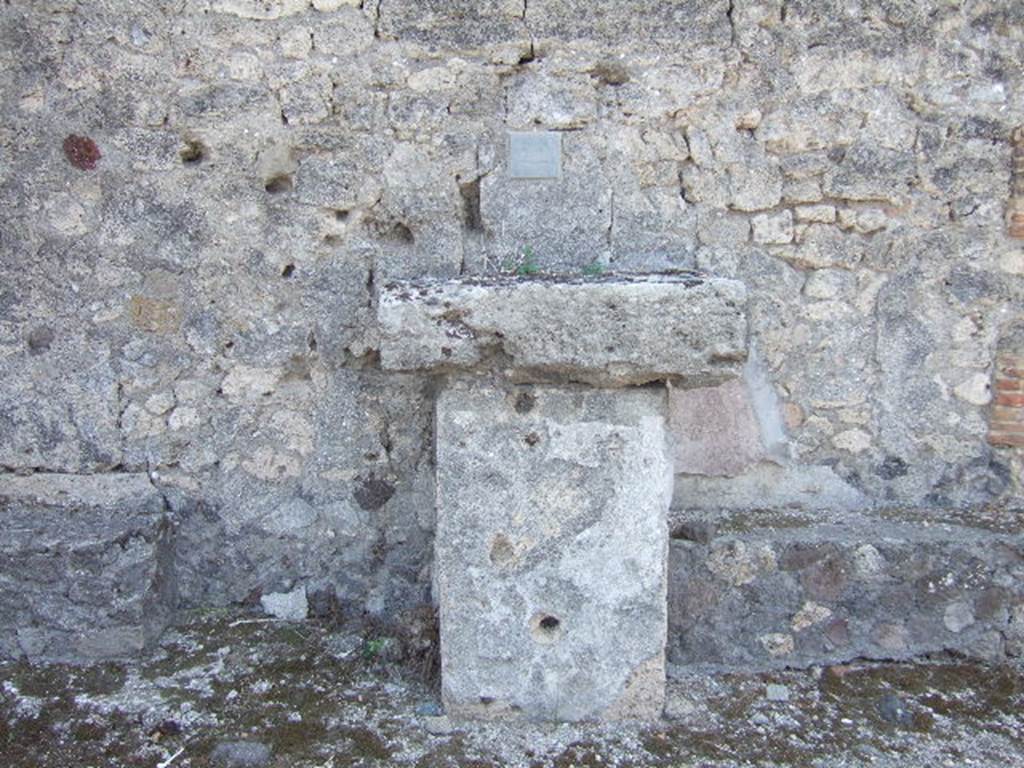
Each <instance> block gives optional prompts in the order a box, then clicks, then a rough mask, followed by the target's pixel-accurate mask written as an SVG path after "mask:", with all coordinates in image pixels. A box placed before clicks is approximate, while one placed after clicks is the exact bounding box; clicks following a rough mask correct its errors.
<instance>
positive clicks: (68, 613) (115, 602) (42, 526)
mask: <svg viewBox="0 0 1024 768" xmlns="http://www.w3.org/2000/svg"><path fill="white" fill-rule="evenodd" d="M0 519H2V520H3V528H4V537H3V541H2V542H0V617H2V619H0V657H2V656H18V655H21V654H22V653H23V654H25V655H27V656H28V657H29V658H30V659H31V660H32V661H33V662H37V661H72V662H79V661H91V660H96V659H108V658H125V657H128V656H131V655H134V654H136V653H138V652H139V651H141V650H143V649H144V648H145V647H147V646H149V645H150V644H151V643H152V642H153V641H155V640H156V638H157V637H158V636H159V634H160V632H161V631H162V630H163V628H164V627H165V626H166V625H167V623H168V622H169V621H170V619H171V618H172V616H173V611H174V608H175V605H176V599H177V598H176V592H175V581H174V573H173V560H172V558H173V541H172V530H171V525H170V521H169V520H168V517H167V514H166V512H165V509H164V502H163V498H162V497H161V495H160V493H159V492H158V491H157V489H156V488H154V487H153V485H152V484H151V483H150V481H149V478H148V477H147V476H146V475H141V474H136V475H133V474H109V475H95V476H87V475H51V474H35V475H29V476H26V477H16V476H12V475H0Z"/></svg>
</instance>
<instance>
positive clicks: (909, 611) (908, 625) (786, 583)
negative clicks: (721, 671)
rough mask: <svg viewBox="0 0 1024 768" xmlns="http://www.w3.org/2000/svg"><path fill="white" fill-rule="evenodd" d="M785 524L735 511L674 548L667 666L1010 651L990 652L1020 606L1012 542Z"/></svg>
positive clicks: (877, 525)
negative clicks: (702, 538)
mask: <svg viewBox="0 0 1024 768" xmlns="http://www.w3.org/2000/svg"><path fill="white" fill-rule="evenodd" d="M892 517H895V515H893V516H892ZM897 520H898V518H897ZM965 522H971V520H970V519H968V520H966V521H965ZM976 522H981V521H980V520H978V521H976ZM788 526H789V527H783V526H781V525H778V523H777V522H776V524H775V527H774V528H773V527H772V520H771V518H770V516H768V515H767V513H765V519H764V520H763V521H762V522H757V521H756V518H755V517H754V516H752V515H751V514H749V513H744V514H738V515H736V516H735V517H732V518H729V519H724V520H719V524H718V533H717V534H716V537H715V538H713V539H712V540H711V541H710V542H709V543H707V544H701V543H699V542H697V541H693V540H679V539H674V540H673V541H672V546H671V549H670V556H669V645H668V648H669V661H670V663H672V664H674V665H707V664H712V665H716V666H718V667H720V668H734V669H735V668H746V669H755V668H760V669H772V668H780V667H784V666H790V667H793V666H799V667H804V666H809V665H814V664H828V663H834V662H835V661H837V660H840V659H850V658H863V659H900V660H904V659H914V658H918V657H920V656H922V655H928V654H932V655H941V654H945V653H949V654H953V655H963V656H969V657H972V658H979V659H981V660H984V661H999V660H1001V659H1005V658H1006V654H1007V653H1008V652H1013V651H1014V650H1015V646H1014V647H1010V648H1004V646H1003V643H1002V642H1001V640H1002V638H1003V637H1007V636H1009V635H1011V634H1012V633H1013V631H1014V628H1013V622H1008V621H1007V616H1008V611H1007V606H1010V605H1014V604H1019V601H1020V600H1021V599H1022V598H1024V587H1022V585H1021V584H1020V582H1019V580H1018V577H1016V576H1015V575H1014V574H1015V573H1016V572H1017V571H1018V570H1019V568H1020V564H1021V563H1022V562H1024V539H1022V536H1021V534H1020V533H1019V532H1016V533H995V532H992V531H990V530H987V529H986V528H982V527H969V526H967V525H953V524H948V525H941V526H930V527H922V526H921V525H920V524H919V523H917V522H915V521H913V520H911V521H907V522H894V520H893V519H887V518H886V517H878V518H870V517H869V518H856V517H854V516H852V515H849V514H846V515H844V516H843V524H841V525H829V524H814V523H803V524H801V523H800V522H799V521H797V520H792V519H791V520H790V521H789V523H788ZM1008 627H1009V631H1008Z"/></svg>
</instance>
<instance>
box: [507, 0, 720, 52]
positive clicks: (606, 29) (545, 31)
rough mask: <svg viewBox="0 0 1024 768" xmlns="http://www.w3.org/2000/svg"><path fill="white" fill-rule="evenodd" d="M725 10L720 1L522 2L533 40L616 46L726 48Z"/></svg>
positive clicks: (565, 0)
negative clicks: (671, 44)
mask: <svg viewBox="0 0 1024 768" xmlns="http://www.w3.org/2000/svg"><path fill="white" fill-rule="evenodd" d="M730 7H731V6H729V4H728V3H726V2H725V0H714V2H707V0H668V1H667V2H666V0H636V1H634V2H631V3H620V2H615V0H599V1H598V2H595V1H594V0H531V2H529V3H528V4H524V8H525V11H526V12H525V15H526V23H527V25H528V26H529V28H530V32H531V33H532V34H533V35H534V37H538V38H543V37H555V38H558V39H559V40H579V39H592V40H599V41H601V42H603V43H611V44H616V45H628V44H630V43H636V42H637V41H640V40H643V41H655V40H658V41H666V42H674V43H678V42H682V41H686V42H690V43H695V44H704V45H728V44H729V38H730V27H729V13H730ZM648 44H649V42H648Z"/></svg>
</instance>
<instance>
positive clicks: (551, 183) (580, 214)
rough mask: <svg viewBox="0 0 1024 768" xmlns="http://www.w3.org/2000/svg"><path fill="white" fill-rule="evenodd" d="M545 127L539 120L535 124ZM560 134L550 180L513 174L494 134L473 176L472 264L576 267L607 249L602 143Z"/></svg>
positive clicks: (608, 196) (489, 268)
mask: <svg viewBox="0 0 1024 768" xmlns="http://www.w3.org/2000/svg"><path fill="white" fill-rule="evenodd" d="M561 111H563V110H562V109H561V108H559V112H561ZM569 114H573V112H570V113H569ZM547 126H548V123H547V122H546V121H544V122H542V123H541V124H540V126H539V127H547ZM512 127H515V128H520V129H526V128H531V127H533V124H532V122H531V123H529V124H521V125H514V126H512ZM561 133H562V137H561V144H562V164H561V175H560V177H559V178H557V179H532V180H524V179H516V178H512V176H511V174H510V173H509V172H508V168H509V164H510V158H509V156H508V152H509V142H508V140H507V138H506V134H505V133H504V132H502V133H500V134H498V135H497V136H496V137H495V139H494V146H493V148H490V147H489V149H488V151H489V152H490V153H491V154H493V155H494V157H493V158H492V159H490V161H489V162H488V163H487V164H486V166H485V168H484V169H483V170H484V171H486V174H485V175H484V176H483V178H481V179H480V181H479V221H478V222H473V226H475V227H476V229H475V230H473V232H474V233H475V234H476V235H478V236H477V237H476V238H475V241H472V242H469V243H467V244H468V245H469V246H470V247H471V250H470V252H468V253H467V263H470V264H474V262H475V264H474V267H475V268H474V271H476V272H480V273H491V274H493V273H495V272H499V271H501V272H512V271H514V270H515V269H517V268H527V267H530V266H532V267H533V268H534V269H538V268H539V269H541V270H545V271H554V270H558V271H565V270H572V271H577V270H580V269H582V268H583V267H585V266H586V265H588V264H590V263H591V262H593V260H594V259H595V258H596V257H597V256H600V255H601V254H602V253H603V252H604V251H606V250H608V249H609V243H608V231H609V229H610V227H611V226H612V198H613V192H612V184H613V180H612V178H611V176H610V171H609V169H607V168H605V167H604V162H603V155H604V151H605V148H604V145H603V143H602V142H600V141H599V140H598V139H597V138H595V137H594V136H592V135H590V134H588V133H584V132H580V131H564V132H561Z"/></svg>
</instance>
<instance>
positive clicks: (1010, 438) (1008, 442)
mask: <svg viewBox="0 0 1024 768" xmlns="http://www.w3.org/2000/svg"><path fill="white" fill-rule="evenodd" d="M988 441H989V442H990V443H991V444H992V445H1002V446H1006V447H1009V448H1024V434H1020V435H1007V434H1000V433H996V432H993V433H991V434H989V436H988Z"/></svg>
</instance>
